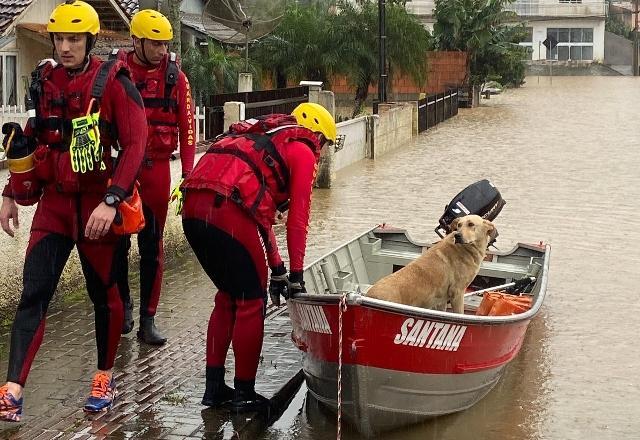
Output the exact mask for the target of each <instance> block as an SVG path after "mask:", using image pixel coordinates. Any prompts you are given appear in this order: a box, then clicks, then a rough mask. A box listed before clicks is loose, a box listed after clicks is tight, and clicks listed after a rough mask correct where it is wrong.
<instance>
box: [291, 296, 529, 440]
mask: <svg viewBox="0 0 640 440" xmlns="http://www.w3.org/2000/svg"><path fill="white" fill-rule="evenodd" d="M333 299H334V300H335V301H331V302H329V303H327V301H329V299H326V300H325V301H321V300H315V301H314V300H309V299H307V300H304V299H302V298H296V299H293V300H290V301H289V314H290V317H291V320H292V323H293V328H294V331H293V333H292V339H293V341H294V343H296V345H297V346H298V347H299V348H300V349H301V350H303V351H305V353H306V354H305V357H304V361H303V370H304V373H305V377H306V382H307V387H308V389H309V391H310V393H311V394H312V395H313V396H314V397H315V398H316V399H317V400H318V401H319V402H321V403H322V404H323V405H325V406H327V407H329V408H331V409H333V410H337V407H338V392H337V390H338V367H339V364H340V362H339V359H338V353H339V350H338V346H339V344H340V339H342V381H341V382H342V394H341V399H340V401H341V411H342V414H343V415H344V416H345V418H346V419H347V420H348V421H349V422H350V423H352V424H353V425H355V426H356V428H357V429H358V430H359V431H360V432H361V433H363V434H365V435H367V436H372V435H374V434H375V433H377V432H381V431H386V430H390V429H394V428H397V427H401V426H406V425H409V424H413V423H417V422H420V421H422V420H425V419H427V418H430V417H435V416H439V415H443V414H449V413H453V412H457V411H462V410H464V409H466V408H469V407H470V406H472V405H474V404H475V403H476V402H478V401H479V400H480V399H482V398H483V397H484V396H485V395H486V394H487V393H488V392H489V391H490V390H491V389H492V388H493V386H494V385H495V384H496V383H497V381H498V380H499V379H500V377H501V375H502V373H503V371H504V367H505V365H506V364H507V363H508V362H509V361H510V360H511V359H513V357H515V356H516V355H517V353H518V351H519V350H520V347H521V344H522V341H523V339H524V335H525V332H526V328H527V325H528V323H529V320H522V321H516V322H511V323H508V324H493V325H482V324H474V323H471V322H466V321H465V320H464V319H454V318H453V316H452V317H451V318H450V319H441V318H438V317H435V316H429V314H428V311H425V313H424V314H422V315H415V314H414V315H410V314H401V313H393V312H389V311H386V310H379V309H375V308H371V307H368V306H363V305H359V304H355V305H347V308H346V310H345V311H344V312H343V313H342V321H343V328H342V332H340V325H339V308H338V304H339V302H338V301H339V299H338V298H333ZM449 315H452V314H449Z"/></svg>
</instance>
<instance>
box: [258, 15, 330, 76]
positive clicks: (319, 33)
mask: <svg viewBox="0 0 640 440" xmlns="http://www.w3.org/2000/svg"><path fill="white" fill-rule="evenodd" d="M333 40H334V30H333V28H332V25H331V16H330V14H329V8H328V5H327V4H326V3H325V2H316V3H314V4H312V5H308V6H299V5H297V4H293V5H290V6H289V7H288V8H287V10H286V12H285V15H284V18H283V19H282V21H281V22H280V24H279V25H278V27H277V28H276V29H275V30H274V31H273V32H272V33H271V34H270V35H268V36H266V37H264V38H262V39H261V40H259V41H258V43H257V44H255V45H254V46H253V47H252V49H251V58H252V59H253V60H255V61H256V62H257V63H259V64H260V65H261V66H262V67H263V69H264V70H265V71H266V72H269V73H270V74H271V75H272V77H273V79H274V80H275V81H274V82H275V83H276V85H277V87H286V83H287V80H289V79H293V80H302V79H306V80H313V81H322V82H324V83H328V81H329V78H330V75H331V73H332V72H333V71H334V70H335V69H336V67H337V65H338V64H339V63H340V62H341V61H342V60H340V58H339V55H338V52H337V50H336V47H335V44H334V41H333Z"/></svg>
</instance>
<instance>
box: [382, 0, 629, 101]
mask: <svg viewBox="0 0 640 440" xmlns="http://www.w3.org/2000/svg"><path fill="white" fill-rule="evenodd" d="M637 1H638V0H636V2H637ZM385 9H386V0H378V35H379V36H380V38H379V40H380V48H379V52H380V53H379V56H378V58H379V64H380V65H379V68H380V78H379V79H378V101H379V102H387V54H386V49H387V26H386V23H385V15H386V14H385V12H386V11H385Z"/></svg>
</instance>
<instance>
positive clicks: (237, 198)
mask: <svg viewBox="0 0 640 440" xmlns="http://www.w3.org/2000/svg"><path fill="white" fill-rule="evenodd" d="M207 153H214V154H230V155H232V156H236V157H237V158H238V159H240V160H242V161H243V162H245V163H246V164H247V165H249V167H250V168H251V170H252V171H253V174H255V176H256V178H257V179H258V182H259V183H260V190H259V191H258V195H257V196H256V200H255V201H254V202H253V205H251V207H247V206H245V205H244V204H243V201H242V199H241V198H240V192H239V191H238V190H237V189H236V190H235V191H234V192H232V193H231V195H230V196H229V198H230V199H231V200H232V201H233V202H235V203H237V204H239V205H241V206H245V208H248V209H249V212H250V213H251V214H252V215H253V214H255V213H256V210H257V209H258V206H260V202H261V201H262V199H263V197H264V193H265V192H266V190H267V183H266V181H265V178H264V175H263V174H262V172H261V171H260V168H258V166H257V165H256V164H255V163H253V161H252V160H251V158H250V157H249V155H248V154H247V153H245V152H243V151H239V150H230V149H228V148H220V147H211V148H209V149H208V150H207Z"/></svg>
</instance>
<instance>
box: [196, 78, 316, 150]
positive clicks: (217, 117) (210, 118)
mask: <svg viewBox="0 0 640 440" xmlns="http://www.w3.org/2000/svg"><path fill="white" fill-rule="evenodd" d="M308 100H309V87H306V86H305V87H302V86H301V87H288V88H285V89H275V90H259V91H256V92H245V93H224V94H220V95H212V96H210V98H209V103H208V105H207V117H206V126H207V136H208V137H209V138H214V137H216V136H217V135H219V134H221V133H223V132H224V131H225V130H227V128H228V127H225V126H224V103H225V102H244V103H245V118H246V119H249V118H253V117H255V116H260V115H266V114H269V113H291V112H292V111H293V109H294V108H296V106H297V105H298V104H300V103H302V102H307V101H308Z"/></svg>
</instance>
